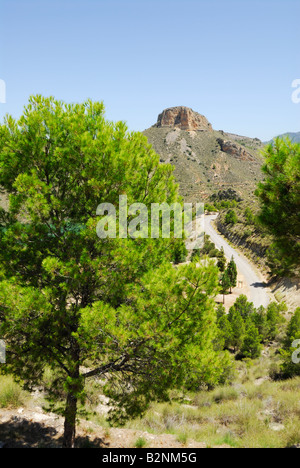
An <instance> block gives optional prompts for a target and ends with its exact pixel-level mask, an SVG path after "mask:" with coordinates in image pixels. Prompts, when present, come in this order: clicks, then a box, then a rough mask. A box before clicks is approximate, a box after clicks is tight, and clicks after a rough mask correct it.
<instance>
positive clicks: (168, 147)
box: [144, 107, 263, 201]
mask: <svg viewBox="0 0 300 468" xmlns="http://www.w3.org/2000/svg"><path fill="white" fill-rule="evenodd" d="M144 135H146V137H147V138H148V141H149V143H151V144H152V146H153V148H154V149H155V151H156V152H157V153H158V154H159V155H160V157H161V161H162V162H164V163H171V164H173V165H174V166H175V177H176V180H177V181H178V183H179V186H180V193H181V195H182V196H183V197H184V198H185V200H186V201H205V200H207V199H208V198H209V196H210V195H211V194H212V193H215V192H217V191H219V190H221V189H228V188H234V189H235V190H236V191H237V192H238V193H239V195H241V196H242V198H245V199H251V196H252V193H253V190H254V188H255V185H256V184H257V181H258V180H260V179H261V177H262V175H261V171H260V168H261V163H262V157H261V156H260V150H261V149H262V148H263V144H262V142H261V141H260V140H258V139H251V138H247V137H243V136H239V135H234V134H231V133H226V132H224V131H216V130H214V129H213V127H212V125H211V124H210V123H209V122H208V121H207V119H206V118H205V117H204V116H202V115H200V114H198V113H197V112H194V111H193V110H192V109H189V108H187V107H174V108H170V109H166V110H164V111H163V112H162V113H161V114H160V115H159V116H158V120H157V123H156V124H155V125H153V126H152V127H151V128H149V129H147V130H145V131H144Z"/></svg>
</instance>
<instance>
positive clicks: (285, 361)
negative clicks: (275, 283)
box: [280, 307, 300, 378]
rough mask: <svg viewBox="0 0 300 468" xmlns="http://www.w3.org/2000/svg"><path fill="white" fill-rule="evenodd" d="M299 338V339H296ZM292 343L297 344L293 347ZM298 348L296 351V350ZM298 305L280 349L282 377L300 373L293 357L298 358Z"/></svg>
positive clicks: (299, 366) (299, 317) (299, 325)
mask: <svg viewBox="0 0 300 468" xmlns="http://www.w3.org/2000/svg"><path fill="white" fill-rule="evenodd" d="M298 340H299V341H298ZM293 344H294V345H295V344H297V347H294V346H293ZM297 349H298V351H297ZM299 350H300V307H298V309H296V311H295V314H294V315H293V317H292V318H291V321H290V322H289V324H288V328H287V333H286V336H285V340H284V344H283V348H282V349H281V350H280V353H281V357H282V365H281V372H282V374H283V376H284V377H286V378H290V377H294V376H298V375H300V363H297V362H295V358H296V359H297V360H299V358H300V351H299Z"/></svg>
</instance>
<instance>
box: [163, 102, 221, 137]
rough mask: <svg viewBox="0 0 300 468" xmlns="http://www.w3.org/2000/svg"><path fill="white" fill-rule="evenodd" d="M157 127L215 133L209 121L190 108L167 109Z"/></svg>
mask: <svg viewBox="0 0 300 468" xmlns="http://www.w3.org/2000/svg"><path fill="white" fill-rule="evenodd" d="M155 127H158V128H159V127H172V128H179V129H180V130H187V131H211V132H212V131H213V129H212V126H211V124H210V123H209V122H208V120H207V119H206V118H205V117H204V116H203V115H201V114H198V112H194V111H193V110H192V109H190V108H189V107H183V106H181V107H171V108H170V109H165V110H164V111H163V112H162V113H161V114H160V115H159V116H158V119H157V124H156V125H155Z"/></svg>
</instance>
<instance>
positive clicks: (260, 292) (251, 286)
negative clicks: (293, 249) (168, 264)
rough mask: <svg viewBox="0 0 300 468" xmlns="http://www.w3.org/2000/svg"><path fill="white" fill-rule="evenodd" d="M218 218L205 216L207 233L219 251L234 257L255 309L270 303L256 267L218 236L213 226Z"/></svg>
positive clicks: (228, 256) (229, 257)
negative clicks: (221, 249)
mask: <svg viewBox="0 0 300 468" xmlns="http://www.w3.org/2000/svg"><path fill="white" fill-rule="evenodd" d="M216 218H217V215H213V216H205V232H206V234H208V235H209V236H210V238H211V240H212V242H214V244H215V245H216V247H217V248H218V249H220V248H221V247H223V249H224V252H225V256H226V257H227V258H228V259H231V257H232V256H233V258H234V261H235V263H236V266H237V269H238V271H239V273H240V274H241V275H243V277H244V279H245V282H246V283H247V286H248V290H249V296H250V297H249V298H248V299H249V300H250V302H253V304H254V306H255V307H259V306H261V305H262V306H264V307H267V305H268V304H269V303H270V295H269V293H268V290H267V288H266V286H265V285H264V282H263V281H264V280H263V278H262V276H261V275H260V273H259V272H257V271H256V270H255V267H254V266H253V265H252V264H251V263H250V262H249V260H248V259H247V258H246V257H244V256H243V255H241V254H239V253H238V252H237V251H236V250H235V249H233V248H232V247H231V246H230V245H229V244H228V243H227V242H226V240H225V239H224V238H223V237H222V236H220V234H218V232H217V231H216V230H215V228H214V227H213V226H212V221H214V220H215V219H216Z"/></svg>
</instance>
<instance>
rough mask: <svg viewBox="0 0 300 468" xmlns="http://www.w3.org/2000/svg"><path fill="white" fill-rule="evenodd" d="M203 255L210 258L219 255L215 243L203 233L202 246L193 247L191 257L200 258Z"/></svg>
mask: <svg viewBox="0 0 300 468" xmlns="http://www.w3.org/2000/svg"><path fill="white" fill-rule="evenodd" d="M205 255H207V256H208V257H210V258H215V257H217V256H218V255H219V250H218V249H217V248H216V246H215V244H214V243H213V242H211V240H210V236H208V235H207V234H205V235H204V246H203V247H202V248H201V249H194V250H193V253H192V258H195V257H197V258H201V257H203V256H205Z"/></svg>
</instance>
